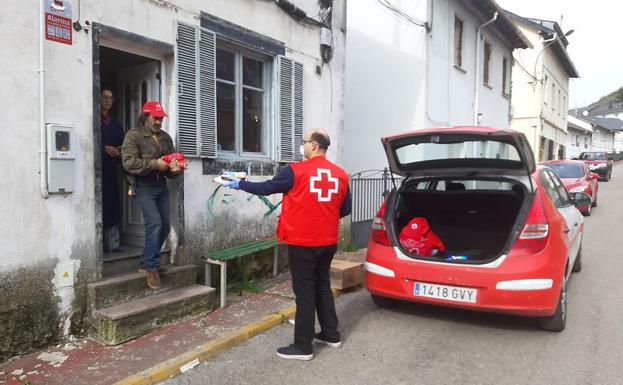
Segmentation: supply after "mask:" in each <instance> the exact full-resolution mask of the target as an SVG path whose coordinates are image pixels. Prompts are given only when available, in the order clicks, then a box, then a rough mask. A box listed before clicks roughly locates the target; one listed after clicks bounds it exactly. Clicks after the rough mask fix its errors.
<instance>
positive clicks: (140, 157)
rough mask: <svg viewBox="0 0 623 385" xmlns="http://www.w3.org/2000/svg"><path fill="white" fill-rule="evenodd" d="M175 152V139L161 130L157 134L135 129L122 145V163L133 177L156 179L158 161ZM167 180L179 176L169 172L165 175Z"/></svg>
mask: <svg viewBox="0 0 623 385" xmlns="http://www.w3.org/2000/svg"><path fill="white" fill-rule="evenodd" d="M174 152H175V146H174V145H173V139H171V136H170V135H169V134H167V133H166V132H164V131H162V130H160V131H159V132H158V133H157V134H154V133H152V131H151V130H150V129H149V128H146V127H138V128H133V129H131V130H130V131H128V133H127V134H126V135H125V138H123V144H122V145H121V163H122V165H123V168H124V169H125V170H126V171H127V172H129V173H130V174H132V175H137V176H141V177H150V176H151V177H156V176H157V175H158V174H160V172H159V171H158V167H157V164H158V159H160V158H161V157H163V156H164V155H167V154H172V153H174ZM164 174H165V175H166V176H167V178H175V177H177V175H173V174H171V173H170V172H169V171H167V172H165V173H164Z"/></svg>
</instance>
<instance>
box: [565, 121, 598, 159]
mask: <svg viewBox="0 0 623 385" xmlns="http://www.w3.org/2000/svg"><path fill="white" fill-rule="evenodd" d="M592 141H593V124H592V123H591V122H590V121H588V120H586V119H582V118H580V117H578V116H576V115H573V114H569V115H568V116H567V143H566V147H567V153H566V159H577V158H578V156H579V155H580V153H581V152H586V151H591V148H592Z"/></svg>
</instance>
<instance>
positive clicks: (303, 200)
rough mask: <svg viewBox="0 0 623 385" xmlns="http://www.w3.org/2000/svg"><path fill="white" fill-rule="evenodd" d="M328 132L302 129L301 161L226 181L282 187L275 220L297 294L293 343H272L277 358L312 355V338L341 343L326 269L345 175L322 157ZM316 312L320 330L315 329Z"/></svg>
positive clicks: (255, 187)
mask: <svg viewBox="0 0 623 385" xmlns="http://www.w3.org/2000/svg"><path fill="white" fill-rule="evenodd" d="M329 144H330V139H329V134H328V133H327V132H326V131H325V130H323V129H314V130H310V131H307V132H305V134H304V135H303V143H301V147H300V151H301V153H302V154H303V156H304V157H305V159H306V160H305V161H302V162H294V163H291V164H290V165H287V166H285V167H283V168H282V169H281V170H280V171H279V172H278V173H277V175H276V176H275V177H274V178H273V179H271V180H268V181H265V182H260V183H254V182H249V181H246V180H239V179H234V180H232V181H231V182H229V183H228V184H227V185H226V186H227V187H231V188H234V189H241V190H244V191H246V192H249V193H251V194H256V195H270V194H275V193H283V194H284V195H283V201H282V209H281V215H280V217H279V224H278V226H277V237H278V239H279V242H281V243H285V244H286V245H287V246H288V262H289V264H290V271H291V274H292V289H293V290H294V294H295V295H296V318H295V322H294V343H293V344H291V345H289V346H286V347H282V348H279V349H277V355H278V356H279V357H281V358H286V359H296V360H305V361H307V360H311V359H312V358H313V357H314V352H313V346H312V342H313V341H315V342H317V343H322V344H325V345H328V346H330V347H333V348H339V347H340V346H342V340H341V337H340V333H339V332H338V319H337V314H336V312H335V302H334V301H333V295H332V293H331V284H330V279H329V269H330V267H331V260H332V259H333V254H335V251H336V249H337V241H338V231H339V221H340V218H341V217H343V216H346V215H348V214H350V211H351V199H350V191H349V187H348V175H347V174H346V172H344V170H342V168H340V167H339V166H337V165H335V164H333V163H331V162H330V161H329V160H327V158H326V157H325V155H326V152H327V149H328V148H329ZM316 314H317V315H318V320H319V321H320V333H317V334H314V333H315V321H316V318H315V316H316Z"/></svg>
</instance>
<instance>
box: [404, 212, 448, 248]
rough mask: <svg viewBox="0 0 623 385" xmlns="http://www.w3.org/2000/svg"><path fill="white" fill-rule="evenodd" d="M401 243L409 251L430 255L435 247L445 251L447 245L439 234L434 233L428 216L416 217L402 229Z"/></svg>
mask: <svg viewBox="0 0 623 385" xmlns="http://www.w3.org/2000/svg"><path fill="white" fill-rule="evenodd" d="M398 237H399V239H400V244H401V245H402V247H404V248H405V249H406V250H407V251H408V252H409V253H413V254H417V255H422V256H426V257H428V256H430V255H432V254H433V249H437V250H438V251H445V249H446V246H445V245H444V244H443V242H441V239H439V237H438V236H437V234H435V233H433V232H432V230H431V229H430V226H429V225H428V221H427V220H426V218H422V217H415V218H413V219H411V220H410V221H409V223H407V224H406V226H405V227H403V228H402V230H400V234H399V236H398Z"/></svg>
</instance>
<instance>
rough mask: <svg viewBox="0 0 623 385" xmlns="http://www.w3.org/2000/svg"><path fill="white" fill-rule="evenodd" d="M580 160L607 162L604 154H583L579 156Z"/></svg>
mask: <svg viewBox="0 0 623 385" xmlns="http://www.w3.org/2000/svg"><path fill="white" fill-rule="evenodd" d="M580 159H586V160H607V157H606V154H604V153H603V152H584V153H582V154H580Z"/></svg>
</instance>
